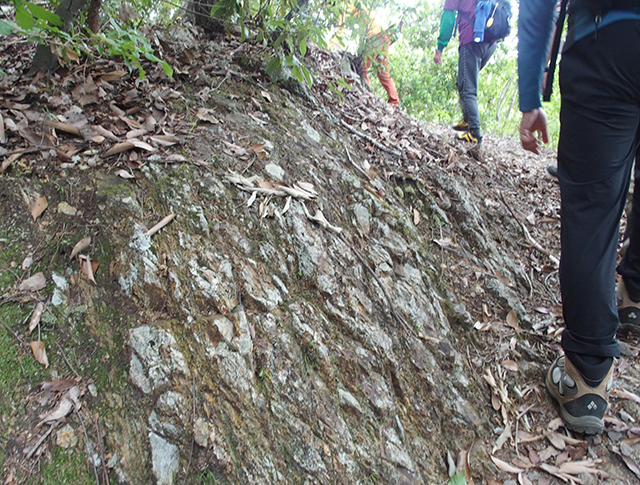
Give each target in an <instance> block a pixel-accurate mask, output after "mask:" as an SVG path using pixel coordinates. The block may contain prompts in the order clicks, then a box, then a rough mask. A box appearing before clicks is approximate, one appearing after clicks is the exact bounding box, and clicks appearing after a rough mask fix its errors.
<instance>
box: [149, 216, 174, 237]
mask: <svg viewBox="0 0 640 485" xmlns="http://www.w3.org/2000/svg"><path fill="white" fill-rule="evenodd" d="M175 216H176V215H175V214H169V215H168V216H166V217H164V218H163V219H162V220H161V221H160V222H158V223H157V224H156V225H155V226H153V227H152V228H151V229H149V230H148V231H147V232H145V233H144V235H145V236H153V235H154V234H155V233H156V232H158V231H159V230H160V229H162V228H163V227H164V226H166V225H167V224H169V223H170V222H171V221H172V220H173V219H174V217H175Z"/></svg>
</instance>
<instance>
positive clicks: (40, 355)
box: [31, 340, 49, 368]
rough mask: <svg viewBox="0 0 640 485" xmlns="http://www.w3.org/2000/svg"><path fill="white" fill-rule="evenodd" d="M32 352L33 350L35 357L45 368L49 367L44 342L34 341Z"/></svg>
mask: <svg viewBox="0 0 640 485" xmlns="http://www.w3.org/2000/svg"><path fill="white" fill-rule="evenodd" d="M31 350H33V355H34V357H35V358H36V360H37V361H38V362H39V363H41V364H42V365H43V366H45V368H46V367H49V360H48V359H47V352H46V351H45V349H44V342H42V341H39V340H34V341H33V342H31Z"/></svg>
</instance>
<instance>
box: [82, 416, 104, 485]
mask: <svg viewBox="0 0 640 485" xmlns="http://www.w3.org/2000/svg"><path fill="white" fill-rule="evenodd" d="M77 415H78V418H80V424H82V430H83V431H84V439H85V446H86V447H87V453H88V455H89V461H90V462H91V465H92V466H93V474H94V475H95V477H96V484H97V485H100V477H98V470H97V468H96V464H95V463H94V462H93V460H92V459H91V448H89V443H90V441H89V434H88V433H87V427H86V426H85V425H84V420H83V419H82V414H81V413H80V412H78V413H77Z"/></svg>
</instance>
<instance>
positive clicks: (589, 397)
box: [546, 355, 613, 434]
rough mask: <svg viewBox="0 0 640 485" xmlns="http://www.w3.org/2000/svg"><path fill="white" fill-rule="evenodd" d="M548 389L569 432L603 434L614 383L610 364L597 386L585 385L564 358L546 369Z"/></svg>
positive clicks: (569, 362)
mask: <svg viewBox="0 0 640 485" xmlns="http://www.w3.org/2000/svg"><path fill="white" fill-rule="evenodd" d="M546 384H547V390H548V391H549V393H550V394H551V397H553V398H554V399H555V400H556V401H557V402H558V404H559V405H560V416H561V417H562V420H563V421H564V424H565V426H566V427H567V428H569V429H570V430H573V431H575V432H577V433H585V434H600V433H602V432H603V431H604V413H605V412H606V411H607V408H608V406H609V397H608V394H609V390H610V389H611V386H612V384H613V365H611V368H610V369H609V372H608V373H607V375H606V376H605V378H604V379H602V382H601V383H600V384H599V385H598V386H597V387H591V386H588V385H587V384H586V383H585V382H584V379H583V378H582V376H581V375H580V372H578V370H577V369H576V368H575V367H574V366H573V364H572V363H571V361H570V360H569V359H565V357H564V355H563V356H562V357H558V358H557V359H556V360H555V362H554V363H553V364H552V365H551V368H549V372H547V378H546Z"/></svg>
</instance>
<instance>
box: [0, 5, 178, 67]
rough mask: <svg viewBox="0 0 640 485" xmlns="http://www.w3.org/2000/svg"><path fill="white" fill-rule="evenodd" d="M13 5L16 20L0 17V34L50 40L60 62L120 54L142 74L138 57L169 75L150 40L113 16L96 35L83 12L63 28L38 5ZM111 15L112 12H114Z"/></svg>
mask: <svg viewBox="0 0 640 485" xmlns="http://www.w3.org/2000/svg"><path fill="white" fill-rule="evenodd" d="M107 3H109V2H107ZM111 3H113V2H111ZM135 3H136V4H137V6H138V7H139V8H144V7H145V6H146V7H149V6H150V5H151V2H150V1H149V0H138V1H137V2H135ZM161 3H162V2H161ZM14 5H15V19H16V21H15V22H11V21H8V20H2V21H0V34H9V33H17V34H22V35H25V36H26V37H27V38H28V39H29V40H30V41H33V42H38V43H40V44H50V45H52V47H53V50H54V53H55V54H56V55H57V56H58V58H59V60H60V61H61V62H69V61H79V59H80V56H82V55H83V54H87V55H89V56H109V57H111V56H116V57H122V58H123V59H124V61H125V62H126V63H127V65H128V66H129V67H130V68H131V69H138V73H139V75H140V77H141V78H143V77H144V76H145V71H144V69H143V68H142V63H141V60H142V59H147V60H149V61H152V62H157V63H160V65H161V66H162V69H163V71H164V73H165V74H166V75H167V76H168V77H172V76H173V69H172V68H171V66H169V64H167V63H166V62H165V61H162V60H161V59H159V58H158V57H157V56H156V55H155V53H154V50H153V47H152V46H151V44H149V42H148V41H147V39H146V38H145V37H144V36H142V34H141V33H140V32H139V31H138V30H136V29H134V28H133V27H129V28H123V27H121V26H120V25H119V24H118V23H117V22H116V20H115V18H113V17H107V18H108V22H107V23H106V24H105V25H104V26H103V29H102V30H103V32H101V33H99V34H96V35H94V34H92V33H91V32H90V31H89V30H88V29H86V28H85V27H84V25H83V23H84V17H83V15H81V16H80V18H79V21H78V22H77V23H79V24H80V29H78V28H77V25H76V24H77V23H74V24H72V25H71V26H70V29H69V32H67V31H65V30H64V29H62V26H63V22H62V20H61V19H60V17H59V16H58V15H56V14H55V13H53V12H51V11H50V10H48V9H47V8H45V7H43V6H42V5H36V4H34V3H32V2H25V1H24V0H14ZM110 11H112V10H110ZM112 15H114V16H115V13H112ZM83 30H84V35H82V31H83Z"/></svg>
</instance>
